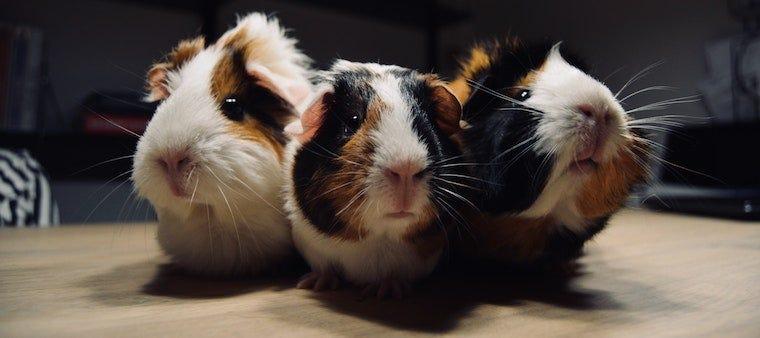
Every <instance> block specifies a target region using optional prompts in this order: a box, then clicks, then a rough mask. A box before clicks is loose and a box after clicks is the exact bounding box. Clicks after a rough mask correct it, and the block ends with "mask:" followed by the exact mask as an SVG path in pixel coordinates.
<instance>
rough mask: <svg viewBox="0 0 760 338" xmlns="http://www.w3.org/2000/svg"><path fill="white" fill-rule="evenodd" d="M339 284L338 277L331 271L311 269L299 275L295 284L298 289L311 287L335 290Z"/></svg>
mask: <svg viewBox="0 0 760 338" xmlns="http://www.w3.org/2000/svg"><path fill="white" fill-rule="evenodd" d="M339 286H340V278H338V276H336V275H335V274H334V273H332V272H320V271H312V272H309V273H307V274H305V275H304V276H303V277H301V280H300V281H299V282H298V284H296V288H299V289H311V290H313V291H317V292H319V291H323V290H327V289H328V288H329V289H330V290H337V289H338V287H339Z"/></svg>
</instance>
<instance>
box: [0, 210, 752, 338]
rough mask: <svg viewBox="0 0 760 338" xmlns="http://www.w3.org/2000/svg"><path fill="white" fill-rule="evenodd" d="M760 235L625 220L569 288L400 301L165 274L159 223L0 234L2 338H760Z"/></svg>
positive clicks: (718, 226)
mask: <svg viewBox="0 0 760 338" xmlns="http://www.w3.org/2000/svg"><path fill="white" fill-rule="evenodd" d="M759 225H760V224H757V223H747V222H735V221H726V220H714V219H707V218H696V217H686V216H674V215H667V214H656V213H649V212H642V211H624V212H622V213H621V214H619V215H618V216H616V217H615V218H614V219H613V220H612V222H611V226H610V227H609V229H608V230H606V231H605V232H603V233H602V234H601V235H600V236H598V237H597V240H596V242H594V243H591V245H590V246H589V249H588V250H587V251H588V255H587V256H585V257H584V258H583V259H581V264H582V268H581V271H582V273H581V274H580V275H578V276H575V277H574V278H569V279H567V280H563V279H560V278H556V277H551V278H550V277H546V276H543V277H542V276H523V275H519V274H515V273H514V272H513V273H509V272H504V271H498V270H493V271H486V272H481V273H471V272H468V273H464V272H450V273H445V274H441V275H438V276H436V277H434V278H432V279H430V280H428V281H426V282H424V283H422V284H420V285H418V286H417V288H416V292H415V294H414V295H413V296H412V297H411V298H408V299H406V300H403V301H376V300H368V301H364V302H358V301H356V300H355V296H356V293H355V292H354V291H352V290H342V291H337V292H328V293H324V294H313V293H311V292H308V291H303V290H296V289H293V288H292V286H293V285H294V284H295V278H290V277H280V278H258V279H251V280H209V279H199V278H192V277H188V276H183V275H181V274H178V273H176V272H173V271H171V269H169V268H166V267H165V266H163V265H162V263H163V262H164V259H163V258H162V257H161V255H160V254H159V252H158V248H157V247H156V243H155V241H154V239H153V238H154V233H155V226H154V225H153V224H130V225H121V226H117V225H101V226H73V227H61V228H57V229H2V230H0V337H39V336H56V337H82V336H97V337H104V336H107V337H127V336H144V337H165V336H174V337H182V336H198V335H201V336H208V335H218V336H233V335H234V336H363V335H379V334H382V335H386V336H409V335H433V334H446V335H453V336H461V335H473V336H496V335H514V336H516V337H521V336H559V337H578V336H584V337H586V336H603V337H606V336H632V337H653V336H683V337H700V336H702V337H714V336H721V337H725V336H739V337H759V336H760V226H759Z"/></svg>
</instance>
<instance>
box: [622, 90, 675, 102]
mask: <svg viewBox="0 0 760 338" xmlns="http://www.w3.org/2000/svg"><path fill="white" fill-rule="evenodd" d="M672 90H676V88H675V87H671V86H651V87H647V88H644V89H639V90H637V91H635V92H633V93H631V94H628V95H626V96H625V97H624V98H622V99H619V100H618V102H620V103H623V102H625V100H628V99H630V98H632V97H634V96H636V95H639V94H643V93H646V92H651V91H672Z"/></svg>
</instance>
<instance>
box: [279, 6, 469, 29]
mask: <svg viewBox="0 0 760 338" xmlns="http://www.w3.org/2000/svg"><path fill="white" fill-rule="evenodd" d="M290 1H291V2H296V3H301V4H304V5H310V6H314V7H323V8H327V9H332V10H336V11H339V12H344V13H349V14H354V15H359V16H364V17H368V18H373V19H376V20H379V21H385V22H390V23H395V24H400V25H404V26H409V27H413V28H420V29H425V28H428V27H429V25H430V22H429V21H430V20H431V19H433V18H431V16H433V15H434V16H435V18H434V21H435V25H436V27H437V28H441V27H445V26H450V25H454V24H457V23H460V22H462V21H464V20H466V19H467V18H469V17H470V13H469V12H467V11H464V10H461V9H456V8H453V7H450V6H446V5H444V4H441V3H440V1H432V0H426V1H408V0H407V1H404V0H385V1H355V0H354V1H352V0H290Z"/></svg>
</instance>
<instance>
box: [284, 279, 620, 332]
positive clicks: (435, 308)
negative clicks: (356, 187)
mask: <svg viewBox="0 0 760 338" xmlns="http://www.w3.org/2000/svg"><path fill="white" fill-rule="evenodd" d="M494 271H499V272H497V273H495V272H494ZM578 276H579V274H575V275H569V276H568V275H562V276H558V275H546V274H542V273H538V272H534V271H524V270H521V271H516V270H505V269H504V268H493V267H487V266H476V267H467V268H462V267H458V268H453V269H448V271H444V272H439V273H437V274H435V275H434V276H432V278H429V279H428V280H426V281H425V282H423V283H420V284H418V285H416V286H415V289H414V293H413V294H412V295H411V297H409V298H407V299H403V300H400V301H399V300H377V299H365V300H362V301H360V300H359V299H358V297H359V291H358V290H355V289H352V288H349V287H346V288H344V289H342V290H339V291H332V292H330V291H328V292H322V293H312V294H311V295H310V297H312V298H314V299H316V300H318V301H319V302H320V303H321V304H322V305H324V306H325V307H327V308H328V309H330V310H331V311H334V312H335V313H337V314H340V315H349V316H351V317H356V318H361V319H364V320H367V321H369V322H373V323H376V324H378V325H382V326H389V327H393V328H398V329H405V330H412V331H421V332H429V333H444V332H448V331H450V330H453V329H455V328H457V327H458V325H459V324H460V322H461V320H462V319H464V318H466V317H467V316H468V315H469V314H470V313H471V312H472V311H473V310H474V309H475V308H476V307H478V306H480V305H483V304H491V305H497V306H510V307H519V306H520V305H522V304H524V303H527V302H537V303H544V304H550V305H552V306H555V307H561V308H567V309H571V310H581V311H583V310H588V311H595V310H610V309H618V308H619V307H620V305H619V304H618V303H617V302H616V301H615V300H614V299H612V297H611V296H610V295H609V294H608V293H606V292H605V291H601V290H587V289H586V290H584V289H579V288H577V287H574V286H573V279H575V278H576V277H578ZM516 310H517V311H519V310H520V309H519V308H517V309H516ZM270 312H273V313H274V314H276V315H278V316H279V317H280V318H282V319H284V320H286V321H289V322H292V323H293V324H296V325H316V326H318V327H320V328H325V327H336V328H338V329H343V328H344V327H342V325H344V324H346V325H350V324H349V323H345V319H344V318H341V317H342V316H339V315H335V314H323V313H320V315H319V320H314V313H313V309H311V310H310V309H292V308H284V307H279V308H273V309H270ZM343 317H344V316H343Z"/></svg>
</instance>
